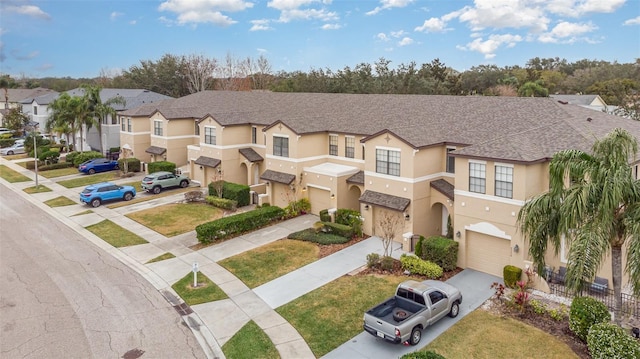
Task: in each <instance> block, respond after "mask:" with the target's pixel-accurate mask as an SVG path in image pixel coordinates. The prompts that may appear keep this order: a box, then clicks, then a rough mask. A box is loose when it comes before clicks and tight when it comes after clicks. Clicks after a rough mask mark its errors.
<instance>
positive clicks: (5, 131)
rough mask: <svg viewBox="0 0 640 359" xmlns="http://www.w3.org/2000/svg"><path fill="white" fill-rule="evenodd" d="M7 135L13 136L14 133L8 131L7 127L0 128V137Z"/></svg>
mask: <svg viewBox="0 0 640 359" xmlns="http://www.w3.org/2000/svg"><path fill="white" fill-rule="evenodd" d="M5 133H10V134H13V131H11V130H10V129H8V128H6V127H0V135H4V134H5Z"/></svg>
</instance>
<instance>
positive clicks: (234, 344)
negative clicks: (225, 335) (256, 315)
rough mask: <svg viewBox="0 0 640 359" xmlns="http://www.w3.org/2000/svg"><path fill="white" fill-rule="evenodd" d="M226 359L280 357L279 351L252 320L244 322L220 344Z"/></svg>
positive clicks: (268, 358) (269, 358) (267, 358)
mask: <svg viewBox="0 0 640 359" xmlns="http://www.w3.org/2000/svg"><path fill="white" fill-rule="evenodd" d="M222 352H223V353H224V356H225V357H226V358H227V359H244V358H252V359H271V358H274V359H275V358H280V353H278V350H277V349H276V347H275V346H274V345H273V343H272V342H271V339H269V336H268V335H267V334H265V332H264V331H262V329H260V327H259V326H258V325H257V324H256V323H255V322H254V321H253V320H251V321H249V323H247V324H245V325H244V326H243V327H242V328H241V329H240V330H239V331H238V332H237V333H236V334H235V335H234V336H233V337H232V338H231V339H229V341H228V342H226V343H224V345H223V346H222Z"/></svg>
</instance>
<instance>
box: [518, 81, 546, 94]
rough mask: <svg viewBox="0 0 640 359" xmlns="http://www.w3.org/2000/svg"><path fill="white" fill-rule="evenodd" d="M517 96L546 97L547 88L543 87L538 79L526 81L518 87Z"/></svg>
mask: <svg viewBox="0 0 640 359" xmlns="http://www.w3.org/2000/svg"><path fill="white" fill-rule="evenodd" d="M518 96H521V97H548V96H549V90H547V89H546V88H544V86H542V84H541V83H540V81H536V82H527V83H525V84H524V85H522V86H520V88H519V89H518Z"/></svg>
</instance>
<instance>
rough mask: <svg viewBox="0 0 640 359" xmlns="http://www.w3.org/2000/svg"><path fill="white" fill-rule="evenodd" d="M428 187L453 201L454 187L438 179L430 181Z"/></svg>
mask: <svg viewBox="0 0 640 359" xmlns="http://www.w3.org/2000/svg"><path fill="white" fill-rule="evenodd" d="M430 185H431V187H433V188H434V189H435V190H436V191H438V192H440V193H442V194H443V195H445V196H447V198H449V199H450V200H452V201H453V190H454V189H455V187H454V186H453V185H452V184H451V183H449V182H447V181H446V180H443V179H439V180H435V181H431V183H430Z"/></svg>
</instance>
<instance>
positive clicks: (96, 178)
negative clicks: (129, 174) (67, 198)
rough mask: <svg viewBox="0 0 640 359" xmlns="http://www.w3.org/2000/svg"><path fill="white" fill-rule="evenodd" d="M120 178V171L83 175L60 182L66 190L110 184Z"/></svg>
mask: <svg viewBox="0 0 640 359" xmlns="http://www.w3.org/2000/svg"><path fill="white" fill-rule="evenodd" d="M119 178H120V171H111V172H105V173H97V174H94V175H82V176H80V177H78V178H73V179H69V180H64V181H60V182H58V184H59V185H61V186H64V187H66V188H75V187H85V186H88V185H90V184H94V183H100V182H109V181H113V180H116V179H119Z"/></svg>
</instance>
